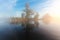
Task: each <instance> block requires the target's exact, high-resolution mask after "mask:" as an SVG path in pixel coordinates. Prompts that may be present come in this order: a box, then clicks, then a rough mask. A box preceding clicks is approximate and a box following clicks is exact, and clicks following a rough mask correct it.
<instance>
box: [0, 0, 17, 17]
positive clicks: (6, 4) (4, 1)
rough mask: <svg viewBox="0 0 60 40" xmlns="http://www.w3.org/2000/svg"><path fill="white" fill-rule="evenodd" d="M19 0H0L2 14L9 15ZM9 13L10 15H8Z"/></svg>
mask: <svg viewBox="0 0 60 40" xmlns="http://www.w3.org/2000/svg"><path fill="white" fill-rule="evenodd" d="M16 1H17V0H0V15H1V16H2V17H3V16H4V15H6V16H8V15H10V13H12V12H13V8H14V6H15V5H16ZM7 14H8V15H7Z"/></svg>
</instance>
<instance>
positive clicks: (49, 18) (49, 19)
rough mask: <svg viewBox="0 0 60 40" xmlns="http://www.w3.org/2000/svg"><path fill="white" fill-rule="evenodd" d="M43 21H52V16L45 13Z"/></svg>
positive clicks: (47, 22)
mask: <svg viewBox="0 0 60 40" xmlns="http://www.w3.org/2000/svg"><path fill="white" fill-rule="evenodd" d="M42 21H43V22H44V23H46V24H49V22H50V21H51V16H50V15H49V14H45V15H44V16H43V18H42Z"/></svg>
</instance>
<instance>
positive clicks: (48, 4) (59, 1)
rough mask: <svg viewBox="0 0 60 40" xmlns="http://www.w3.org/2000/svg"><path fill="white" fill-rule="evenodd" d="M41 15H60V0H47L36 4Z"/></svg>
mask: <svg viewBox="0 0 60 40" xmlns="http://www.w3.org/2000/svg"><path fill="white" fill-rule="evenodd" d="M34 7H35V8H36V9H37V10H38V12H39V13H40V14H41V15H44V14H46V13H49V14H50V15H51V16H54V17H60V0H47V1H45V2H43V3H38V4H36V6H34Z"/></svg>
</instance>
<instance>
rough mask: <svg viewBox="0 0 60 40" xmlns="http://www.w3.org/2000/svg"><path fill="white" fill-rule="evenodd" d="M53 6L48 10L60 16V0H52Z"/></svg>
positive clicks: (53, 14)
mask: <svg viewBox="0 0 60 40" xmlns="http://www.w3.org/2000/svg"><path fill="white" fill-rule="evenodd" d="M52 1H53V2H52V3H51V6H50V7H49V8H48V12H49V13H50V14H51V15H52V16H54V17H58V18H60V0H52Z"/></svg>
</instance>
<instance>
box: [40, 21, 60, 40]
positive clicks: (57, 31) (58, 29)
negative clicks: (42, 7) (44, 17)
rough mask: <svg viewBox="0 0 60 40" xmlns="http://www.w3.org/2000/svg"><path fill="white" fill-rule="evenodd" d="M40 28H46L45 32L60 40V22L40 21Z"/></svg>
mask: <svg viewBox="0 0 60 40" xmlns="http://www.w3.org/2000/svg"><path fill="white" fill-rule="evenodd" d="M39 28H40V29H43V30H44V34H46V35H50V36H51V37H53V38H55V39H56V40H60V24H59V23H56V22H50V23H49V24H45V23H43V22H40V25H39Z"/></svg>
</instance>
